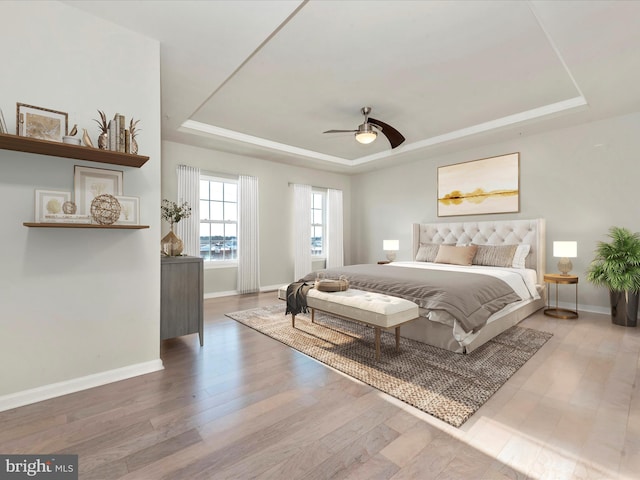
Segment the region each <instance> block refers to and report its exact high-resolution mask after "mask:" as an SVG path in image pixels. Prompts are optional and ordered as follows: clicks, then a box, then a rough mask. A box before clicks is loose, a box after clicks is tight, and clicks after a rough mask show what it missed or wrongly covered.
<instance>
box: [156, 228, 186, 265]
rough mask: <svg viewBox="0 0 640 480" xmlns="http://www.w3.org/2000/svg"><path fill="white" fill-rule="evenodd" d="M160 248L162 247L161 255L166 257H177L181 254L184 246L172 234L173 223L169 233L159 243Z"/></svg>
mask: <svg viewBox="0 0 640 480" xmlns="http://www.w3.org/2000/svg"><path fill="white" fill-rule="evenodd" d="M160 246H161V247H162V253H163V254H165V255H167V256H168V257H177V256H178V255H180V254H181V253H182V248H183V247H184V244H183V243H182V240H180V238H178V236H177V235H176V234H175V233H173V223H172V224H171V230H170V231H169V233H167V234H166V235H165V236H164V237H163V239H162V240H161V241H160Z"/></svg>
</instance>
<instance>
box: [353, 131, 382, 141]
mask: <svg viewBox="0 0 640 480" xmlns="http://www.w3.org/2000/svg"><path fill="white" fill-rule="evenodd" d="M377 136H378V134H377V133H376V132H374V131H373V130H371V131H369V132H358V133H356V140H357V141H358V142H360V143H364V144H367V143H371V142H373V141H374V140H375V139H376V137H377Z"/></svg>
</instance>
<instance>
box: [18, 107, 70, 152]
mask: <svg viewBox="0 0 640 480" xmlns="http://www.w3.org/2000/svg"><path fill="white" fill-rule="evenodd" d="M16 105H17V108H16V133H17V134H18V135H20V136H21V137H30V138H38V139H40V140H49V141H52V142H62V137H64V136H65V135H66V134H67V129H68V118H67V114H66V113H65V112H58V111H56V110H49V109H48V108H41V107H34V106H33V105H26V104H24V103H17V104H16Z"/></svg>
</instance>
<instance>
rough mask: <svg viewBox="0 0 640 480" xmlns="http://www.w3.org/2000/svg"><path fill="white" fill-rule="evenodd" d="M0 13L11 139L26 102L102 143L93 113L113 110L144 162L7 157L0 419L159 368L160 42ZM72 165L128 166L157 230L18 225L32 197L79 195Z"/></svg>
mask: <svg viewBox="0 0 640 480" xmlns="http://www.w3.org/2000/svg"><path fill="white" fill-rule="evenodd" d="M0 12H1V16H2V29H0V43H1V44H2V45H3V46H4V48H3V54H2V75H0V92H2V93H1V95H0V108H2V110H3V112H4V116H5V119H6V121H7V124H8V127H9V129H10V130H11V131H15V130H14V129H15V123H16V122H15V108H16V102H21V103H27V104H30V105H36V106H40V107H46V108H51V109H54V110H60V111H64V112H68V114H69V127H71V126H72V125H73V124H74V123H77V124H78V126H79V127H80V128H87V129H88V130H89V131H90V132H91V133H92V135H93V141H94V144H95V145H97V138H96V137H97V127H96V124H95V123H94V122H93V121H92V119H94V118H97V117H98V113H97V109H101V110H105V111H106V112H107V114H109V115H111V116H113V115H114V114H115V113H116V112H119V113H122V114H124V115H126V116H127V118H130V117H131V116H134V117H135V118H140V119H141V127H142V129H143V130H144V131H143V132H142V133H141V134H140V137H139V144H140V153H141V154H144V155H149V156H150V160H149V161H148V162H147V164H146V165H144V166H143V167H142V168H140V169H136V168H129V167H118V166H114V165H106V164H99V163H91V162H85V161H77V160H70V159H66V158H55V157H49V156H41V155H33V154H27V153H19V152H11V151H6V150H0V205H3V208H2V220H3V221H2V233H1V234H0V251H1V252H2V253H3V255H2V267H1V268H2V275H0V410H1V409H2V408H3V406H4V407H5V408H9V407H10V406H11V405H12V403H13V404H15V403H26V402H28V401H32V400H37V399H39V398H44V397H46V396H48V395H49V394H55V393H58V394H59V393H64V392H65V391H68V390H69V389H71V390H73V389H76V388H78V389H79V388H83V387H86V386H88V385H89V384H95V383H100V382H101V381H103V380H104V381H106V379H107V377H108V378H109V379H114V378H118V377H126V376H130V375H133V374H137V373H141V372H142V371H149V370H154V369H158V368H161V367H162V364H161V361H160V359H159V318H160V311H159V310H160V307H159V306H160V300H159V290H160V262H159V247H158V241H159V240H158V239H159V238H160V220H159V213H158V212H159V210H158V208H159V202H160V80H159V78H160V65H159V44H158V43H157V42H156V41H153V40H150V39H148V38H145V37H142V36H140V35H138V34H134V33H132V32H129V31H127V30H124V29H122V28H119V27H116V26H114V25H112V24H110V23H107V22H104V21H101V20H98V19H96V18H94V17H92V16H89V15H87V14H84V13H82V12H80V11H78V10H76V9H74V8H72V7H69V6H67V5H64V4H60V3H57V2H3V3H2V5H1V6H0ZM74 165H85V166H92V167H99V168H109V169H117V170H122V171H124V182H123V183H124V194H125V195H132V196H139V197H140V208H141V212H140V217H141V223H143V224H147V225H150V226H151V228H149V229H146V230H100V229H95V230H94V229H91V230H90V229H42V228H26V227H24V226H23V225H22V222H25V221H33V220H34V190H35V189H47V190H64V191H70V192H73V169H74ZM85 380H86V381H85ZM59 382H63V383H62V385H61V384H59ZM65 385H66V387H65ZM67 387H68V388H67ZM33 389H37V390H33ZM54 391H55V392H54Z"/></svg>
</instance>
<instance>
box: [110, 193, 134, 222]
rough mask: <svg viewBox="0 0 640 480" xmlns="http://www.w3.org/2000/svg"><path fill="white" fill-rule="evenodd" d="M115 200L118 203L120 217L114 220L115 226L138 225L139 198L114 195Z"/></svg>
mask: <svg viewBox="0 0 640 480" xmlns="http://www.w3.org/2000/svg"><path fill="white" fill-rule="evenodd" d="M116 198H117V199H118V202H120V217H119V218H118V220H116V225H139V224H140V198H139V197H123V196H121V195H120V196H118V195H116Z"/></svg>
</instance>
